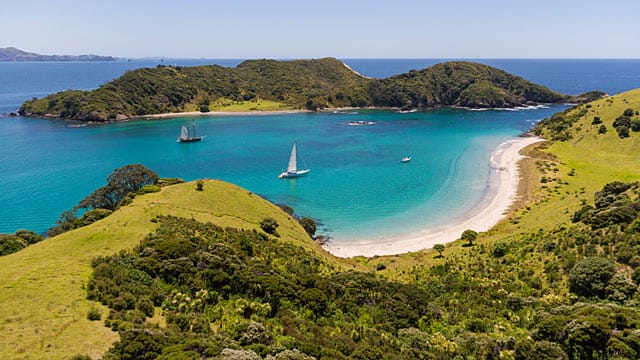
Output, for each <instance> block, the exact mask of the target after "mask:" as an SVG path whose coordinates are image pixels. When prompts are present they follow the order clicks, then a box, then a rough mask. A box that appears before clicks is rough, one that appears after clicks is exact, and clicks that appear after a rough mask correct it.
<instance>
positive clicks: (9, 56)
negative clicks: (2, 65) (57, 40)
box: [0, 47, 116, 61]
mask: <svg viewBox="0 0 640 360" xmlns="http://www.w3.org/2000/svg"><path fill="white" fill-rule="evenodd" d="M0 61H116V58H114V57H112V56H100V55H93V54H87V55H41V54H36V53H30V52H26V51H23V50H20V49H16V48H14V47H6V48H0Z"/></svg>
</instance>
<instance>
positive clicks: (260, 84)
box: [19, 58, 604, 122]
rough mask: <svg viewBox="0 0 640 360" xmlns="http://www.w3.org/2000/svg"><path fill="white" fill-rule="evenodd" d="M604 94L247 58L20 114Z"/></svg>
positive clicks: (458, 68)
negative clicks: (364, 72)
mask: <svg viewBox="0 0 640 360" xmlns="http://www.w3.org/2000/svg"><path fill="white" fill-rule="evenodd" d="M603 95H604V93H602V92H591V93H587V94H583V95H580V96H571V95H565V94H560V93H558V92H555V91H552V90H550V89H548V88H547V87H544V86H542V85H537V84H534V83H532V82H529V81H527V80H525V79H523V78H521V77H518V76H515V75H512V74H509V73H507V72H505V71H502V70H500V69H497V68H494V67H491V66H488V65H484V64H479V63H473V62H467V61H452V62H444V63H440V64H436V65H433V66H430V67H428V68H425V69H422V70H411V71H409V72H407V73H404V74H400V75H396V76H392V77H389V78H385V79H374V78H369V77H366V76H362V75H361V74H359V73H357V72H356V71H354V70H352V69H351V68H349V67H348V66H347V65H346V64H344V63H343V62H342V61H340V60H337V59H335V58H323V59H314V60H292V61H277V60H247V61H244V62H242V63H240V64H239V65H238V66H237V67H235V68H226V67H222V66H218V65H206V66H191V67H183V66H165V65H158V66H157V67H156V68H142V69H137V70H132V71H128V72H127V73H125V74H124V75H122V76H121V77H120V78H118V79H115V80H113V81H110V82H108V83H106V84H104V85H102V86H100V87H99V88H98V89H95V90H91V91H78V90H68V91H62V92H59V93H56V94H52V95H49V96H46V97H44V98H41V99H32V100H29V101H26V102H25V103H24V104H23V105H22V106H21V108H20V111H19V113H20V115H22V116H31V117H43V116H44V117H53V118H64V119H72V120H78V121H99V122H104V121H117V120H126V119H130V118H133V117H139V116H148V115H157V114H166V113H185V112H202V113H207V112H210V111H228V110H235V111H238V110H240V111H259V110H279V111H282V110H311V111H316V110H320V109H325V108H342V107H354V108H363V107H381V108H400V109H404V110H408V109H422V108H435V107H443V106H456V107H466V108H513V107H520V106H531V105H539V104H550V103H552V104H553V103H565V102H570V103H578V102H583V101H588V100H594V99H597V98H600V97H602V96H603Z"/></svg>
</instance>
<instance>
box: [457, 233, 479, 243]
mask: <svg viewBox="0 0 640 360" xmlns="http://www.w3.org/2000/svg"><path fill="white" fill-rule="evenodd" d="M477 237H478V233H477V232H476V231H474V230H471V229H467V230H465V231H463V232H462V235H460V239H462V240H465V241H467V246H473V242H474V241H475V240H476V238H477Z"/></svg>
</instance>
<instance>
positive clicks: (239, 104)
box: [185, 98, 295, 112]
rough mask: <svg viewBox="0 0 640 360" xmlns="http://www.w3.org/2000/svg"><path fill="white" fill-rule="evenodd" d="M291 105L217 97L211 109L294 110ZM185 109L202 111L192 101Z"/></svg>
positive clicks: (269, 101) (235, 110)
mask: <svg viewBox="0 0 640 360" xmlns="http://www.w3.org/2000/svg"><path fill="white" fill-rule="evenodd" d="M294 109H295V108H294V107H293V106H291V105H288V104H285V103H282V102H278V101H272V100H264V99H253V100H249V101H233V100H229V99H225V98H220V99H217V100H216V101H214V102H212V103H211V104H210V105H209V110H210V111H212V112H215V111H231V112H247V111H278V110H294ZM185 111H187V112H188V111H200V105H198V104H197V103H191V104H188V105H186V106H185Z"/></svg>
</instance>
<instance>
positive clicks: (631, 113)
mask: <svg viewBox="0 0 640 360" xmlns="http://www.w3.org/2000/svg"><path fill="white" fill-rule="evenodd" d="M622 116H626V117H631V116H633V109H632V108H628V109H625V110H624V112H623V113H622Z"/></svg>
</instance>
